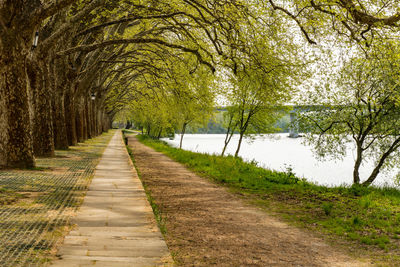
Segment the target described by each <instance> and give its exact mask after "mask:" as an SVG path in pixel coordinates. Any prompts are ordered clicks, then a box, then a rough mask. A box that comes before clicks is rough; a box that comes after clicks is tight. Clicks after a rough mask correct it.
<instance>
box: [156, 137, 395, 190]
mask: <svg viewBox="0 0 400 267" xmlns="http://www.w3.org/2000/svg"><path fill="white" fill-rule="evenodd" d="M179 138H180V135H176V136H175V139H174V140H169V139H163V140H164V141H166V142H168V143H169V144H170V145H172V146H174V147H178V146H179V140H180V139H179ZM224 138H225V135H222V134H186V135H185V136H184V139H183V149H185V150H190V151H194V152H201V153H208V154H220V153H221V151H222V148H223V144H224ZM238 139H239V137H238V135H234V136H233V138H232V140H231V143H230V144H229V146H228V148H227V154H234V153H235V150H236V146H237V142H238ZM302 141H303V140H302V138H288V134H272V135H268V137H260V136H257V137H256V138H255V140H253V142H248V141H246V140H245V141H243V143H242V147H241V150H240V153H239V156H241V157H242V158H243V159H245V160H246V161H251V160H255V161H257V162H258V163H259V166H261V167H264V168H268V169H272V170H279V171H286V170H287V168H288V167H290V168H292V169H293V172H294V173H295V174H296V175H297V176H298V177H304V178H306V179H307V180H308V181H311V182H313V183H317V184H320V185H326V186H338V185H343V184H346V185H350V184H351V183H352V172H353V166H354V152H353V149H351V148H350V147H349V148H348V153H347V156H346V158H344V159H343V160H340V161H333V160H329V161H318V160H317V159H316V158H315V157H314V155H313V152H312V149H311V147H309V146H307V145H304V144H303V143H302ZM372 168H373V164H372V163H371V162H367V163H366V164H364V166H362V168H361V171H360V175H361V178H362V179H366V177H367V176H368V174H369V173H370V172H371V170H372ZM396 173H397V171H389V172H386V173H380V174H379V176H378V178H377V179H376V181H375V182H374V185H377V186H382V185H389V186H394V183H393V177H394V175H395V174H396Z"/></svg>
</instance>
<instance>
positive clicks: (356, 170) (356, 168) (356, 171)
mask: <svg viewBox="0 0 400 267" xmlns="http://www.w3.org/2000/svg"><path fill="white" fill-rule="evenodd" d="M356 143H357V157H356V162H355V164H354V170H353V184H360V166H361V162H362V148H361V144H359V143H358V142H357V141H356Z"/></svg>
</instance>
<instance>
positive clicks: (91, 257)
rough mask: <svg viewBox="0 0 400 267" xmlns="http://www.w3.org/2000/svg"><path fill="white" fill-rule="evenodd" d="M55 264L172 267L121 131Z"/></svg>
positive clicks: (102, 164)
mask: <svg viewBox="0 0 400 267" xmlns="http://www.w3.org/2000/svg"><path fill="white" fill-rule="evenodd" d="M73 223H74V224H76V226H75V227H74V228H73V230H72V231H71V232H70V233H69V234H68V235H67V236H66V237H65V240H64V244H63V245H62V246H61V248H60V249H59V251H58V252H57V257H58V258H59V260H57V261H54V262H53V265H52V266H68V267H71V266H108V267H111V266H119V267H123V266H160V265H161V266H170V265H172V260H171V256H170V253H169V251H168V248H167V246H166V243H165V241H164V239H163V237H162V235H161V233H160V230H159V229H158V227H157V225H156V222H155V219H154V215H153V212H152V209H151V207H150V205H149V203H148V201H147V198H146V194H145V192H144V189H143V186H142V183H141V182H140V180H139V177H138V175H137V172H136V171H135V169H134V167H133V166H132V163H131V161H130V158H129V155H128V153H127V151H126V149H125V145H124V143H123V140H122V134H121V131H117V132H116V134H115V135H114V136H113V138H112V140H111V141H110V143H109V145H108V147H107V148H106V150H105V151H104V154H103V156H102V158H101V161H100V163H99V165H98V166H97V168H96V170H95V173H94V178H93V180H92V183H91V185H90V187H89V191H88V192H87V195H86V196H85V198H84V202H83V204H82V206H81V208H80V210H79V212H78V214H77V216H76V218H75V219H74V220H73Z"/></svg>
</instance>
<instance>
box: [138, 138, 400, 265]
mask: <svg viewBox="0 0 400 267" xmlns="http://www.w3.org/2000/svg"><path fill="white" fill-rule="evenodd" d="M138 139H139V140H140V141H141V142H142V143H143V144H145V145H147V146H150V147H152V148H154V149H155V150H157V151H159V152H162V153H164V154H166V155H167V156H169V157H171V158H172V159H174V160H176V161H178V162H180V163H183V164H184V165H186V166H187V167H188V168H189V169H191V170H192V171H194V172H196V173H197V174H199V175H201V176H203V177H206V178H208V179H210V180H212V181H214V182H216V183H218V184H221V185H224V186H227V187H229V188H230V189H232V190H233V191H234V192H236V193H238V194H240V195H242V196H244V197H246V198H247V199H250V200H251V202H252V203H253V204H256V205H258V206H260V207H262V208H265V209H268V210H269V211H272V212H273V213H274V214H277V215H278V216H279V217H281V218H284V219H285V220H286V221H288V222H290V223H292V224H295V225H297V226H301V227H304V228H307V229H310V230H312V231H313V232H315V233H319V234H322V235H323V236H324V237H328V239H330V240H331V241H334V243H336V244H341V245H344V246H346V248H348V249H349V250H350V252H353V253H354V254H357V255H359V254H361V253H362V254H365V253H367V254H368V255H369V256H370V257H372V258H373V259H375V260H376V261H379V262H384V263H385V262H386V263H390V264H395V265H396V264H400V256H399V255H400V191H399V190H397V189H395V188H377V187H368V188H366V187H361V186H352V187H346V186H339V187H326V186H319V185H315V184H312V183H309V182H307V181H306V180H305V179H300V178H298V177H296V176H295V175H294V174H293V172H292V171H291V170H290V169H289V170H288V171H287V172H279V171H273V170H268V169H264V168H261V167H258V166H257V163H256V162H245V161H243V160H242V159H241V158H235V157H232V156H226V157H221V156H217V155H209V154H202V153H194V152H190V151H185V150H181V149H177V148H173V147H171V146H169V145H168V144H167V143H165V142H163V141H159V140H153V139H151V138H149V137H148V136H145V135H139V136H138Z"/></svg>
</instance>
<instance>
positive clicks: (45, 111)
mask: <svg viewBox="0 0 400 267" xmlns="http://www.w3.org/2000/svg"><path fill="white" fill-rule="evenodd" d="M28 77H29V80H30V87H31V91H32V94H33V95H32V100H33V110H34V112H33V120H32V121H33V123H32V135H33V151H34V154H35V156H50V157H51V156H54V130H53V114H52V113H53V110H52V103H51V102H52V95H53V90H52V88H50V75H49V69H48V67H47V65H46V64H45V63H44V61H42V60H38V61H37V62H36V60H35V61H31V62H30V64H29V67H28Z"/></svg>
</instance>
